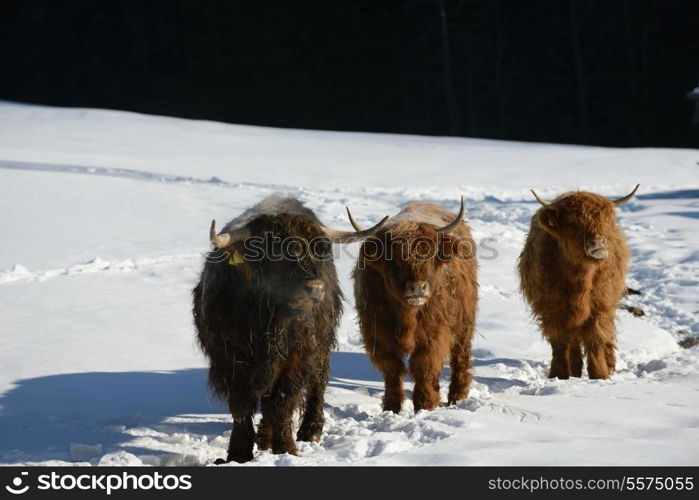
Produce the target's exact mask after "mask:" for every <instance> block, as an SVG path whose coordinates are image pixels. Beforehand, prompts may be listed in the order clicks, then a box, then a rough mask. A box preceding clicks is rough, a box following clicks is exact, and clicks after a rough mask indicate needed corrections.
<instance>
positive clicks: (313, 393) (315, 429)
mask: <svg viewBox="0 0 699 500" xmlns="http://www.w3.org/2000/svg"><path fill="white" fill-rule="evenodd" d="M322 365H323V366H322V367H321V368H320V369H319V371H317V372H316V373H317V374H316V376H314V377H311V378H310V381H309V383H308V386H307V390H306V401H305V404H304V410H303V419H302V420H301V425H300V427H299V431H298V433H297V434H296V439H297V440H299V441H320V436H321V434H322V432H323V425H324V423H325V417H324V416H323V404H324V403H325V387H326V386H327V385H328V371H329V370H330V353H329V352H328V354H327V355H325V356H323V360H322Z"/></svg>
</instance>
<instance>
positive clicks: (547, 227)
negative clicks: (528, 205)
mask: <svg viewBox="0 0 699 500" xmlns="http://www.w3.org/2000/svg"><path fill="white" fill-rule="evenodd" d="M537 222H538V223H539V226H541V229H543V230H544V231H546V232H549V233H552V234H555V233H557V232H558V228H559V227H560V221H559V218H558V210H556V209H555V208H542V209H541V210H540V211H539V215H538V217H537Z"/></svg>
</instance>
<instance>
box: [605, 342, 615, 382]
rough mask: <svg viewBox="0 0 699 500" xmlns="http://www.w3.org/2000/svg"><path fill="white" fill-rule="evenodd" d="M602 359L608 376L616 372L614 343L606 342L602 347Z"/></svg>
mask: <svg viewBox="0 0 699 500" xmlns="http://www.w3.org/2000/svg"><path fill="white" fill-rule="evenodd" d="M604 358H605V360H606V361H607V369H608V370H609V374H610V375H611V374H613V373H614V372H615V371H616V343H614V342H608V343H606V344H605V345H604Z"/></svg>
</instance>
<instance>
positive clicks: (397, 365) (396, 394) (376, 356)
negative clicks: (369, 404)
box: [369, 346, 405, 413]
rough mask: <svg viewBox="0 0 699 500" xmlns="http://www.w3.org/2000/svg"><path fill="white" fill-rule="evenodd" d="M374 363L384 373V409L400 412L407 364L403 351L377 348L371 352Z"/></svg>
mask: <svg viewBox="0 0 699 500" xmlns="http://www.w3.org/2000/svg"><path fill="white" fill-rule="evenodd" d="M369 356H370V358H371V361H372V363H373V364H374V366H376V367H377V368H378V369H379V370H380V371H381V373H382V374H383V379H384V388H385V390H384V395H383V402H382V409H383V411H392V412H393V413H399V412H400V409H401V406H402V405H403V399H405V395H404V394H403V373H405V365H404V364H403V359H402V357H401V353H400V352H398V351H397V350H392V351H389V350H385V349H382V348H379V347H378V346H377V348H376V349H375V350H373V351H370V352H369Z"/></svg>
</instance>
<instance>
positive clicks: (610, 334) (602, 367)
mask: <svg viewBox="0 0 699 500" xmlns="http://www.w3.org/2000/svg"><path fill="white" fill-rule="evenodd" d="M582 338H583V339H584V340H583V342H584V344H585V352H586V353H587V374H588V375H589V377H590V378H592V379H608V378H609V375H610V374H611V373H612V372H613V368H614V367H615V365H616V359H615V357H614V314H613V312H612V313H611V314H609V315H605V314H603V313H600V314H598V315H597V316H596V317H595V318H594V319H593V320H591V321H590V322H589V323H587V324H586V325H585V331H583V332H582Z"/></svg>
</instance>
